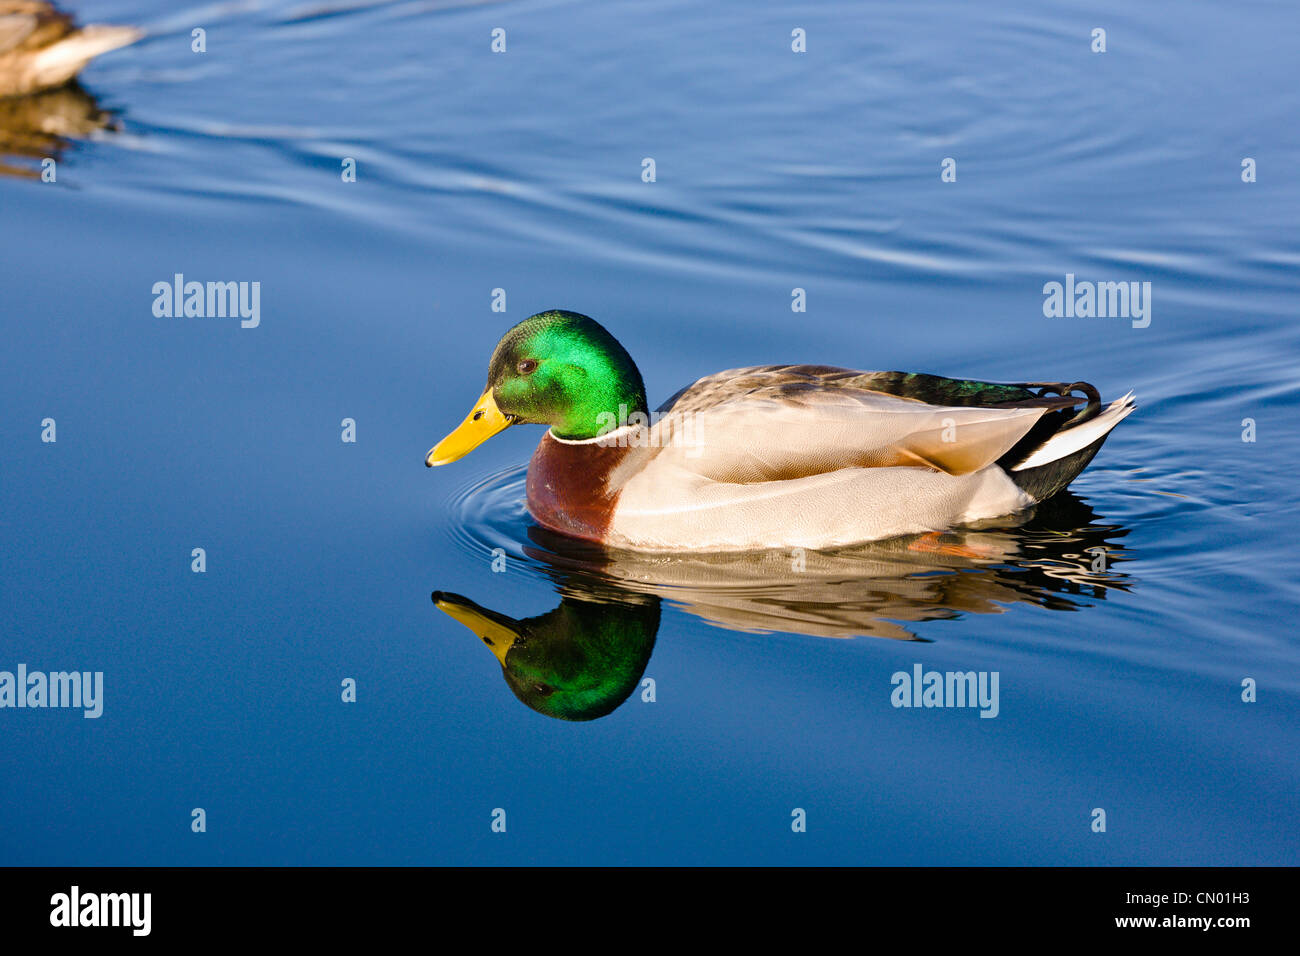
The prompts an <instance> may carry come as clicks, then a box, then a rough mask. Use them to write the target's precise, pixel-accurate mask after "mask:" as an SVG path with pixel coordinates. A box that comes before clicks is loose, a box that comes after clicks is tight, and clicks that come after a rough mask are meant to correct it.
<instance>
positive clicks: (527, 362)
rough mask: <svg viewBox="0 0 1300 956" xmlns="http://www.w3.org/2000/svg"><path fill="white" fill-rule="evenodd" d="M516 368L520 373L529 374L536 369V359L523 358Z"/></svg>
mask: <svg viewBox="0 0 1300 956" xmlns="http://www.w3.org/2000/svg"><path fill="white" fill-rule="evenodd" d="M516 368H518V369H519V374H520V375H531V374H533V372H535V371H537V359H524V360H523V361H522V362H520V363H519V364H518V365H517V366H516Z"/></svg>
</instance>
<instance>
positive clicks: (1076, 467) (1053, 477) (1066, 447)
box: [998, 392, 1137, 501]
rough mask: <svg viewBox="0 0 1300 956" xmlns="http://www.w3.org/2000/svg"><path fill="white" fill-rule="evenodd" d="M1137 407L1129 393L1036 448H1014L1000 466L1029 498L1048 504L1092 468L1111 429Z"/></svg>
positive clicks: (1066, 426)
mask: <svg viewBox="0 0 1300 956" xmlns="http://www.w3.org/2000/svg"><path fill="white" fill-rule="evenodd" d="M1136 407H1137V406H1136V405H1135V404H1134V403H1133V393H1132V392H1129V393H1128V394H1127V395H1125V396H1124V397H1123V398H1120V399H1117V400H1115V401H1113V402H1111V403H1110V404H1109V405H1108V406H1106V408H1105V409H1104V410H1100V411H1098V412H1097V413H1096V414H1093V415H1087V414H1086V411H1085V413H1084V416H1085V417H1082V418H1079V417H1078V416H1076V419H1070V420H1069V421H1066V422H1064V423H1063V424H1061V425H1060V426H1059V427H1058V428H1056V429H1055V430H1053V431H1052V432H1051V433H1050V434H1048V435H1046V436H1044V437H1043V438H1042V440H1041V441H1039V442H1037V443H1035V445H1034V447H1032V448H1021V447H1017V448H1013V449H1012V450H1011V452H1009V453H1008V455H1007V456H1006V457H1004V458H1003V459H1002V460H1001V461H999V462H998V463H999V464H1000V465H1002V467H1003V468H1004V469H1005V470H1006V472H1007V474H1009V475H1010V476H1011V480H1012V481H1014V482H1015V483H1016V484H1017V485H1019V486H1020V487H1021V488H1022V489H1023V490H1024V491H1025V493H1026V494H1028V495H1029V496H1030V497H1032V498H1033V499H1034V500H1035V501H1044V500H1046V499H1047V498H1050V497H1051V496H1052V495H1054V494H1056V493H1057V492H1058V491H1060V490H1061V489H1062V488H1064V487H1065V486H1066V485H1068V484H1069V483H1070V482H1072V481H1074V479H1075V478H1076V477H1078V475H1079V472H1081V471H1083V469H1084V468H1086V467H1088V463H1089V462H1090V461H1092V459H1093V456H1094V455H1096V454H1097V452H1098V451H1099V450H1100V449H1101V446H1102V443H1103V442H1105V441H1106V436H1107V435H1109V434H1110V432H1111V429H1113V428H1114V427H1115V426H1116V425H1118V424H1119V423H1120V422H1122V421H1123V420H1124V419H1125V418H1127V417H1128V415H1129V414H1130V413H1131V412H1132V411H1133V409H1135V408H1136ZM1057 414H1059V413H1057ZM1044 418H1046V416H1044ZM1030 434H1031V436H1032V434H1033V433H1032V432H1031V433H1030ZM1026 437H1030V436H1026Z"/></svg>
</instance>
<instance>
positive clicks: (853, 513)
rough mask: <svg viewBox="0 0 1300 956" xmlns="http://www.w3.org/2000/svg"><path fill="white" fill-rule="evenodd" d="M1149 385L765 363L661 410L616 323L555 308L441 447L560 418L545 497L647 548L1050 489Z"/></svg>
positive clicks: (543, 476) (884, 534)
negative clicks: (1112, 394) (1100, 386)
mask: <svg viewBox="0 0 1300 956" xmlns="http://www.w3.org/2000/svg"><path fill="white" fill-rule="evenodd" d="M1076 391H1077V392H1082V393H1083V397H1078V396H1075V395H1073V394H1072V393H1073V392H1076ZM1131 395H1132V393H1129V394H1128V395H1125V396H1124V397H1123V398H1121V399H1119V400H1118V401H1116V402H1112V403H1111V404H1110V405H1109V406H1108V407H1107V408H1106V409H1105V410H1104V411H1103V410H1102V408H1101V402H1100V398H1099V396H1098V394H1097V390H1096V389H1095V388H1093V387H1092V386H1091V385H1088V384H1086V383H1083V382H1072V383H1047V382H1021V383H1016V384H997V383H993V382H977V381H969V380H966V379H951V378H942V377H940V376H937V375H924V374H919V373H903V372H855V371H851V370H849V369H843V368H831V367H828V366H824V365H764V366H758V367H754V368H741V369H733V370H731V371H726V372H718V373H717V374H716V375H710V376H707V377H705V378H702V379H700V380H699V381H698V382H696V383H695V384H693V385H691V386H689V387H687V388H685V389H683V390H682V391H680V392H678V393H677V394H676V395H674V396H672V397H671V398H670V399H668V401H667V402H665V403H664V404H663V405H661V406H660V407H659V409H658V410H657V411H656V412H655V414H654V415H653V416H651V415H650V414H649V413H648V411H647V410H648V407H649V406H648V405H647V403H646V398H645V386H644V385H643V384H642V381H641V373H640V372H639V371H638V370H637V367H636V364H635V363H634V362H633V361H632V358H631V357H630V356H629V355H628V354H627V351H626V350H625V349H624V348H623V346H621V345H620V344H619V343H618V341H617V340H615V338H614V337H613V336H612V335H610V334H609V332H607V331H606V330H605V329H604V328H603V327H601V326H600V325H599V324H597V323H596V322H595V320H593V319H590V318H588V317H587V316H585V315H579V314H577V313H576V312H563V311H555V312H541V313H538V314H537V315H534V316H532V317H531V318H528V319H525V320H524V321H523V322H521V323H519V324H518V325H516V326H515V327H514V328H512V329H511V330H510V331H509V332H507V333H506V334H505V336H504V337H503V338H502V339H501V341H500V342H499V343H498V344H497V347H496V351H495V352H493V354H492V360H491V363H490V365H489V367H488V384H487V388H486V389H485V390H484V392H483V394H482V396H480V398H479V400H478V401H477V402H476V403H475V405H474V408H473V409H472V410H471V411H470V413H469V415H468V416H467V417H466V419H465V420H464V421H463V422H462V423H461V424H460V426H459V427H457V428H456V430H455V431H453V432H452V433H451V434H450V435H448V436H447V437H446V438H444V439H443V440H442V441H441V442H439V443H438V444H437V445H436V446H435V447H434V448H433V449H432V450H431V451H430V452H429V454H428V456H427V457H426V458H425V464H426V465H430V466H432V465H445V464H447V463H448V462H453V461H456V460H457V459H459V458H461V457H463V456H464V455H466V454H467V453H469V452H470V451H471V450H472V449H474V448H475V447H477V446H478V445H479V444H481V443H482V442H484V441H486V440H487V439H488V438H490V437H492V436H493V435H495V434H496V433H497V432H499V431H501V430H502V429H504V428H506V427H508V426H510V425H515V424H524V423H529V424H540V425H549V426H550V429H549V430H548V431H547V433H546V434H545V435H543V436H542V440H541V442H540V443H539V444H538V446H537V450H536V452H534V453H533V458H532V461H531V462H530V463H529V466H528V491H527V498H528V510H529V511H530V512H531V513H532V515H533V517H534V518H535V519H536V520H537V521H538V523H540V524H541V525H543V526H544V527H547V528H550V529H552V530H555V531H559V532H562V533H564V534H568V535H572V536H575V537H578V538H584V539H587V540H590V541H598V542H601V543H603V544H607V545H612V546H615V547H623V548H633V549H638V550H681V549H700V550H742V549H761V548H781V547H805V548H827V547H837V546H841V545H849V544H854V543H857V542H862V541H871V540H877V539H881V538H889V537H894V536H896V535H903V534H916V533H921V532H928V531H939V530H942V529H944V528H950V527H954V526H957V525H961V524H966V523H969V522H973V521H979V520H983V519H988V518H996V517H999V516H1002V515H1007V514H1011V513H1013V512H1016V511H1020V510H1021V509H1023V508H1027V507H1029V506H1030V505H1033V504H1035V503H1036V502H1039V501H1042V500H1044V499H1046V498H1048V497H1050V496H1051V495H1053V494H1055V493H1056V492H1057V491H1060V490H1061V489H1062V488H1064V487H1065V486H1066V485H1068V484H1069V483H1070V482H1071V481H1073V480H1074V478H1075V476H1076V475H1078V474H1079V472H1081V471H1082V470H1083V469H1084V467H1085V466H1086V465H1087V464H1088V462H1089V461H1091V460H1092V457H1093V455H1095V454H1096V453H1097V450H1098V449H1099V448H1101V445H1102V442H1103V441H1104V440H1105V438H1106V435H1107V434H1109V432H1110V430H1111V429H1112V428H1114V427H1115V425H1117V424H1118V423H1119V422H1120V420H1122V419H1123V418H1124V417H1125V416H1126V415H1128V414H1129V412H1131V411H1132V410H1133V407H1134V406H1133V403H1132V399H1131ZM1084 403H1086V404H1085V405H1084V408H1083V409H1082V410H1080V411H1078V412H1077V413H1076V412H1074V411H1073V409H1074V407H1075V406H1077V405H1080V404H1084Z"/></svg>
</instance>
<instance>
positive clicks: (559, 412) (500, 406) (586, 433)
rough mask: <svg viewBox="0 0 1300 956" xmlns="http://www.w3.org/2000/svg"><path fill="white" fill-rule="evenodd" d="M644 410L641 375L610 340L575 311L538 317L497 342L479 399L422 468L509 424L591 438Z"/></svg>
mask: <svg viewBox="0 0 1300 956" xmlns="http://www.w3.org/2000/svg"><path fill="white" fill-rule="evenodd" d="M645 411H646V398H645V385H644V383H643V382H642V381H641V373H640V371H638V370H637V367H636V363H635V362H633V361H632V357H631V356H630V355H628V354H627V350H626V349H624V348H623V346H622V345H620V344H619V343H618V340H617V339H615V338H614V336H612V335H610V334H609V332H607V331H605V329H604V328H603V327H602V326H601V325H600V324H599V323H598V322H596V321H595V320H594V319H591V318H588V317H587V316H585V315H579V314H578V313H577V312H564V311H553V312H539V313H538V314H537V315H534V316H531V317H529V318H527V319H525V320H524V321H522V322H520V323H519V324H518V325H516V326H515V327H514V328H513V329H511V330H510V331H509V332H507V333H506V334H505V335H504V336H503V337H502V339H501V341H500V342H498V343H497V347H496V350H495V351H494V352H493V353H492V360H491V362H490V363H489V364H488V383H487V388H486V389H485V390H484V392H483V395H482V396H481V397H480V398H479V400H478V402H476V403H475V405H474V408H473V409H472V410H471V411H470V413H469V415H468V416H467V417H466V419H465V421H464V422H462V423H461V425H460V427H458V428H457V429H456V430H455V431H453V432H452V433H451V434H450V435H448V436H447V437H446V438H444V439H443V440H442V441H441V442H439V443H438V444H437V445H436V446H435V447H434V448H433V450H432V451H430V452H429V455H428V457H427V458H426V459H425V463H426V464H428V465H445V464H447V463H448V462H452V461H455V460H456V459H458V458H461V457H462V456H464V455H466V454H468V453H469V452H470V451H472V450H473V449H474V448H476V447H477V446H478V445H480V444H481V443H482V442H484V441H486V440H487V439H488V438H491V437H492V436H493V435H495V434H496V433H497V432H499V431H501V430H502V429H504V428H507V427H509V426H510V425H516V424H537V425H550V426H551V431H552V432H553V433H554V434H555V435H556V436H558V437H560V438H568V439H583V438H595V437H597V436H598V435H599V434H601V433H602V432H603V431H608V430H609V429H610V427H611V426H612V425H616V424H622V423H624V422H625V421H626V420H627V418H628V416H630V415H631V414H632V413H634V412H642V413H644V412H645Z"/></svg>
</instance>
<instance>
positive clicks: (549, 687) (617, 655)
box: [433, 591, 659, 720]
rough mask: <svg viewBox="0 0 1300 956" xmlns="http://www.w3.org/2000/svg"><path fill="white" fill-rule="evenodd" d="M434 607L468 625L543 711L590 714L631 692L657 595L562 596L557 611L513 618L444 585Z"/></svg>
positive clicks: (570, 716) (645, 657)
mask: <svg viewBox="0 0 1300 956" xmlns="http://www.w3.org/2000/svg"><path fill="white" fill-rule="evenodd" d="M433 603H434V604H435V605H436V606H437V607H438V609H439V610H440V611H442V612H443V613H444V614H446V615H448V616H449V617H451V618H453V619H454V620H456V621H459V622H460V623H461V624H463V625H465V627H467V628H469V630H470V631H472V632H473V633H474V635H475V636H476V637H478V638H479V639H480V640H481V641H483V643H484V644H486V645H487V647H488V649H489V650H490V651H492V653H493V655H494V656H495V657H496V659H497V660H498V661H500V662H501V674H502V676H503V677H505V679H506V683H507V684H509V685H510V689H511V690H512V691H514V694H515V696H516V697H518V698H519V699H520V700H521V701H523V702H524V703H525V704H527V705H528V706H529V707H531V708H532V709H533V710H535V711H537V712H538V713H539V714H545V715H546V716H547V717H555V718H557V719H559V720H595V719H596V718H597V717H604V716H605V715H606V714H608V713H611V712H612V711H613V710H615V709H616V708H617V707H618V706H619V704H621V703H623V701H625V700H627V698H628V697H629V696H631V694H632V691H634V690H635V689H636V688H637V685H638V684H639V683H640V680H641V676H642V675H643V674H644V673H645V668H646V663H647V662H648V661H649V660H650V652H651V651H652V650H653V649H654V644H655V635H656V633H657V632H658V630H659V599H658V598H654V597H651V598H640V599H637V600H631V599H629V600H628V601H626V602H610V601H598V600H585V599H582V598H578V597H573V596H568V597H565V598H564V599H563V600H562V601H561V602H560V606H559V607H557V608H556V609H555V610H553V611H551V612H549V613H547V614H542V615H539V616H538V617H530V618H525V619H523V620H517V619H515V618H512V617H508V616H506V615H505V614H500V613H498V612H496V611H492V610H489V609H488V608H485V607H483V606H481V605H478V604H475V603H474V602H473V601H471V600H469V599H468V598H465V597H461V596H460V595H459V594H452V593H450V592H448V591H434V592H433Z"/></svg>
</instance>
